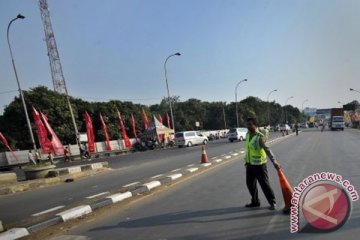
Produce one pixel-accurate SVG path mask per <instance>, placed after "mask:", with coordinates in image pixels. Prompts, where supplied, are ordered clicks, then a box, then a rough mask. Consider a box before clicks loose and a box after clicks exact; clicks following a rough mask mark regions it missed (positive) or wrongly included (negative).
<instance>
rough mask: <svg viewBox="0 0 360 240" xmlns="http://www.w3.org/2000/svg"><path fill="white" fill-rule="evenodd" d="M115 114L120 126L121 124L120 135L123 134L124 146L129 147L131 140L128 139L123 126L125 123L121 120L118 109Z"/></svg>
mask: <svg viewBox="0 0 360 240" xmlns="http://www.w3.org/2000/svg"><path fill="white" fill-rule="evenodd" d="M117 115H118V119H119V123H120V126H121V131H122V135H123V138H124V142H125V147H126V148H131V142H130V139H129V137H128V135H127V133H126V128H125V125H124V121H123V119H122V117H121V114H120V112H119V111H117Z"/></svg>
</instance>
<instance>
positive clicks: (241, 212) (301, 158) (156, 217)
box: [58, 129, 360, 240]
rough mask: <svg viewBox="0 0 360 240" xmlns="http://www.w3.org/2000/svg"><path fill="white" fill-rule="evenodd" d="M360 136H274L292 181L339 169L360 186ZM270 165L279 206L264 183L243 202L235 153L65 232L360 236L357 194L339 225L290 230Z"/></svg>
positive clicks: (186, 236) (119, 235)
mask: <svg viewBox="0 0 360 240" xmlns="http://www.w3.org/2000/svg"><path fill="white" fill-rule="evenodd" d="M359 140H360V131H357V130H350V129H349V130H345V131H344V132H331V131H325V132H323V133H321V132H320V131H319V130H317V129H314V130H308V131H305V132H302V133H301V134H300V135H299V136H298V137H290V138H288V139H287V140H286V141H282V142H279V143H275V144H274V145H273V146H272V150H273V151H274V153H275V154H276V156H277V157H278V159H279V161H280V162H281V164H282V167H283V169H284V172H285V174H286V175H287V177H288V180H289V181H290V182H291V183H292V184H293V185H297V184H298V183H299V182H300V181H301V180H302V179H304V178H305V177H307V176H308V175H310V174H313V173H316V172H322V171H330V172H336V173H338V174H341V175H342V176H343V178H345V179H348V180H350V182H351V183H352V184H353V185H354V186H355V188H357V190H358V191H360V174H359V171H360V165H359V160H360V148H359V146H360V145H359ZM268 169H269V176H270V181H271V184H272V186H273V188H274V191H275V195H276V198H277V200H278V208H279V210H277V211H270V210H268V209H267V203H266V200H265V199H264V196H263V194H262V192H261V191H260V192H261V194H260V198H261V202H262V207H261V208H259V209H251V210H249V209H246V208H244V205H245V204H246V203H248V202H249V200H250V198H249V194H248V191H247V188H246V185H245V168H244V166H243V162H242V161H240V160H234V161H231V162H228V163H225V164H223V165H221V166H218V167H217V168H214V169H213V170H210V171H208V172H206V173H203V174H201V175H198V176H195V177H193V178H191V179H190V180H187V181H184V182H181V183H179V184H177V185H175V186H173V187H171V188H169V189H167V190H166V191H161V192H160V193H156V194H153V195H150V196H148V197H145V198H143V199H142V200H139V201H137V202H136V203H134V204H130V205H129V206H121V207H120V206H119V207H118V208H117V209H116V210H114V209H112V211H111V212H109V213H108V214H106V215H105V217H101V218H96V219H95V220H91V221H90V222H88V223H85V222H84V221H83V222H80V223H79V224H78V226H73V229H72V230H70V231H69V232H66V235H74V236H85V237H88V238H89V239H210V240H211V239H267V240H268V239H358V238H359V234H360V227H359V226H360V204H359V201H358V202H354V203H353V210H352V215H351V218H350V219H349V220H348V222H347V223H346V224H345V225H344V226H343V227H342V228H340V229H339V230H337V231H335V232H331V233H327V234H321V233H297V234H291V233H290V232H289V216H286V215H283V214H282V213H281V210H280V208H281V207H282V205H283V200H282V194H281V190H280V187H279V182H278V178H277V175H276V172H275V170H274V168H273V167H272V166H271V165H269V168H268ZM61 234H64V233H60V235H61ZM62 236H64V239H67V238H65V235H62ZM88 238H86V239H88ZM58 239H62V238H58Z"/></svg>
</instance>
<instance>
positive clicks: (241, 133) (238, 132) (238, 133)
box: [228, 128, 248, 142]
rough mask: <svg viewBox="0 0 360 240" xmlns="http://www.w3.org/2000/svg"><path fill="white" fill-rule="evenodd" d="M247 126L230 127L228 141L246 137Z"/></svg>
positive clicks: (240, 139)
mask: <svg viewBox="0 0 360 240" xmlns="http://www.w3.org/2000/svg"><path fill="white" fill-rule="evenodd" d="M247 131H248V130H247V128H231V129H230V131H229V134H228V139H229V141H230V142H233V141H244V140H245V139H246V133H247Z"/></svg>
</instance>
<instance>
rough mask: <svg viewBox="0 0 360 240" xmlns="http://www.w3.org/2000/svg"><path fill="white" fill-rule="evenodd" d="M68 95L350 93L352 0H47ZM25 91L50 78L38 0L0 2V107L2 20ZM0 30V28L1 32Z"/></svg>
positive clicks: (314, 100) (0, 96) (7, 76)
mask: <svg viewBox="0 0 360 240" xmlns="http://www.w3.org/2000/svg"><path fill="white" fill-rule="evenodd" d="M48 5H49V9H50V16H51V21H52V26H53V30H54V34H55V38H56V42H57V46H58V51H59V54H60V59H61V63H62V68H63V73H64V76H65V80H66V84H67V86H68V90H69V94H70V95H72V96H74V97H80V98H83V99H85V100H88V101H108V100H109V99H117V100H131V101H134V102H136V103H142V104H145V105H150V104H154V103H159V102H160V101H161V99H162V98H163V97H164V96H166V94H167V93H166V85H165V76H164V61H165V59H166V57H167V56H169V55H170V54H173V53H175V52H180V53H181V54H182V55H181V56H179V57H172V58H171V59H170V60H169V61H168V63H167V69H168V80H169V87H170V92H171V95H177V96H180V99H181V100H187V99H189V98H197V99H201V100H203V101H223V102H224V101H226V102H227V103H229V102H232V101H234V91H235V85H236V84H237V82H239V81H240V80H242V79H245V78H246V79H248V81H247V82H244V83H242V84H241V85H240V86H239V89H238V99H239V100H241V99H244V98H246V97H247V96H256V97H259V98H260V99H263V100H265V101H266V98H267V95H268V93H269V92H270V91H271V90H274V89H277V90H278V91H277V92H274V93H273V94H272V95H271V97H270V100H271V101H276V102H278V103H280V104H281V105H284V104H285V102H286V99H287V98H288V97H290V96H294V98H292V99H290V100H289V101H288V103H289V104H291V105H294V106H296V107H299V108H301V107H302V103H303V101H304V100H305V99H308V102H306V103H305V104H304V107H316V108H331V107H338V106H339V104H338V103H337V102H338V101H341V102H344V103H347V102H350V101H352V100H355V99H357V100H359V99H360V94H357V93H356V92H350V91H349V88H350V87H352V88H355V89H358V90H360V83H359V79H360V67H359V66H360V27H359V23H360V1H357V0H316V1H314V0H293V1H288V0H281V1H280V0H267V1H265V0H261V1H260V0H249V1H245V0H237V1H232V0H181V1H180V0H177V1H176V0H127V1H123V0H103V1H100V0H97V1H95V0H61V1H59V0H58V1H56V0H48ZM18 13H21V14H23V15H25V17H26V18H25V19H23V20H21V19H19V20H17V21H16V22H14V23H13V24H12V26H11V29H10V41H11V45H12V49H13V53H14V58H15V62H16V67H17V70H18V75H19V79H20V82H21V85H22V88H23V89H24V90H27V89H29V88H33V87H36V86H38V85H44V86H47V87H49V88H50V89H52V88H53V86H52V79H51V73H50V67H49V59H48V56H47V50H46V43H45V41H44V38H45V37H44V36H45V35H44V30H43V24H42V21H41V16H40V10H39V7H38V1H36V0H0V114H1V113H2V112H3V109H4V107H5V106H6V105H7V104H9V103H10V102H11V101H12V100H13V98H14V97H15V96H16V95H18V92H17V91H16V90H17V85H16V80H15V76H14V72H13V69H12V65H11V58H10V53H9V49H8V46H7V40H6V28H7V25H8V23H9V21H10V20H11V19H13V18H14V17H16V15H17V14H18ZM1 29H2V30H1Z"/></svg>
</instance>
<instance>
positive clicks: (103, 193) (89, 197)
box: [86, 192, 110, 199]
mask: <svg viewBox="0 0 360 240" xmlns="http://www.w3.org/2000/svg"><path fill="white" fill-rule="evenodd" d="M108 193H110V192H102V193H98V194H95V195H92V196H88V197H86V198H87V199H92V198H96V197H99V196H102V195H105V194H108Z"/></svg>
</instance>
